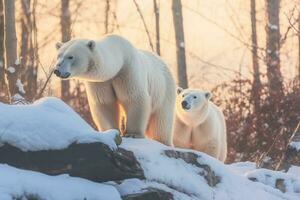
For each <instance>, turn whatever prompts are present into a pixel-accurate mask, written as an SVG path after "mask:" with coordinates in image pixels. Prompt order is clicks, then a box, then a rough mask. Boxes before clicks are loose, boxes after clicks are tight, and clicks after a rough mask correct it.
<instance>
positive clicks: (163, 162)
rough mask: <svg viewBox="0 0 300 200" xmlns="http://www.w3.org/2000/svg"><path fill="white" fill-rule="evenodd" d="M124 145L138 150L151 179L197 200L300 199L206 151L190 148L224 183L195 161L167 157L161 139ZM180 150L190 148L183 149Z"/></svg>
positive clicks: (136, 151) (128, 139)
mask: <svg viewBox="0 0 300 200" xmlns="http://www.w3.org/2000/svg"><path fill="white" fill-rule="evenodd" d="M120 147H123V148H125V149H127V150H130V151H133V152H134V154H135V156H136V158H137V159H138V161H139V162H140V163H141V167H142V168H143V170H144V173H145V176H146V178H147V180H148V181H151V182H155V183H159V184H163V185H165V186H167V187H169V188H172V189H175V190H177V191H181V193H183V194H186V195H188V196H192V197H193V198H196V199H204V200H209V199H215V200H227V199H228V200H229V199H230V200H232V199H236V200H238V199H244V200H248V199H249V200H250V199H251V200H252V199H254V195H255V199H264V200H277V199H290V200H294V199H295V200H296V199H299V198H300V194H298V193H295V191H293V192H292V191H290V192H289V193H282V192H281V191H280V190H278V189H275V188H273V187H272V186H270V185H268V184H262V183H257V182H253V181H250V180H249V179H248V178H247V177H246V176H245V175H242V174H241V173H238V170H234V167H232V166H227V165H224V164H223V163H221V162H219V161H218V160H216V159H214V158H212V157H210V156H208V155H206V154H204V153H200V152H196V151H191V150H189V152H194V153H195V154H197V155H198V156H199V157H198V159H197V162H198V164H201V165H208V166H209V167H210V168H211V169H212V170H213V171H214V172H215V174H216V175H217V176H219V177H220V178H221V181H220V183H218V184H217V185H216V186H215V187H211V186H209V185H208V184H207V182H206V180H205V179H204V177H203V175H201V174H203V173H205V172H204V171H203V169H201V168H199V167H197V166H196V165H195V164H187V163H186V162H185V161H183V160H181V159H175V158H169V157H167V156H166V155H165V154H164V150H166V149H170V148H168V147H167V146H164V145H162V144H160V143H158V142H155V141H151V140H146V139H130V138H124V139H123V142H122V144H121V146H120ZM176 150H177V151H181V152H186V151H187V150H183V149H176ZM240 165H241V164H240ZM246 167H247V168H248V169H249V168H250V167H251V168H253V166H252V165H250V164H249V163H248V164H247V165H245V166H244V168H246ZM235 168H237V166H235ZM245 171H247V170H245ZM237 188H238V189H237Z"/></svg>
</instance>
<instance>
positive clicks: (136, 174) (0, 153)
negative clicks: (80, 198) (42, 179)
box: [0, 142, 145, 182]
mask: <svg viewBox="0 0 300 200" xmlns="http://www.w3.org/2000/svg"><path fill="white" fill-rule="evenodd" d="M0 163H5V164H9V165H11V166H14V167H17V168H21V169H26V170H32V171H38V172H42V173H45V174H48V175H58V174H69V175H70V176H74V177H81V178H86V179H89V180H91V181H96V182H106V181H112V180H123V179H128V178H140V179H144V178H145V177H144V172H143V170H142V168H141V166H140V164H139V163H138V161H137V160H136V158H135V157H134V154H133V153H132V152H130V151H127V150H125V149H122V148H118V149H117V150H116V151H113V150H111V149H110V148H109V147H108V146H107V145H105V144H103V143H100V142H96V143H89V144H72V145H70V146H69V147H68V148H66V149H62V150H43V151H27V152H24V151H21V150H20V149H18V148H16V147H14V146H12V145H9V144H5V145H3V146H2V147H0Z"/></svg>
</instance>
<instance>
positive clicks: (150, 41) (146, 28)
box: [133, 0, 154, 52]
mask: <svg viewBox="0 0 300 200" xmlns="http://www.w3.org/2000/svg"><path fill="white" fill-rule="evenodd" d="M133 2H134V4H135V7H136V9H137V11H138V13H139V15H140V17H141V19H142V21H143V24H144V28H145V31H146V33H147V36H148V40H149V44H150V47H151V49H152V51H153V52H154V46H153V43H152V40H151V36H150V33H149V30H148V27H147V24H146V21H145V19H144V16H143V13H142V11H141V9H140V6H139V4H138V3H137V2H136V0H133Z"/></svg>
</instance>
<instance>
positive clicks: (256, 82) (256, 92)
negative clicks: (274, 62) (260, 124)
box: [250, 0, 261, 113]
mask: <svg viewBox="0 0 300 200" xmlns="http://www.w3.org/2000/svg"><path fill="white" fill-rule="evenodd" d="M255 1H256V0H251V12H250V14H251V31H252V35H251V39H252V65H253V83H252V101H253V103H254V112H255V113H259V110H260V93H261V91H260V90H261V81H260V76H259V63H258V55H257V33H256V2H255Z"/></svg>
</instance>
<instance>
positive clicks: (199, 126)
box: [173, 89, 227, 162]
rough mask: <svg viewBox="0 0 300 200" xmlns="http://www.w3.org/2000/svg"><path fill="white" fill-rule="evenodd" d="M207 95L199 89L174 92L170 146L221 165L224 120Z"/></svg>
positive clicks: (225, 146)
mask: <svg viewBox="0 0 300 200" xmlns="http://www.w3.org/2000/svg"><path fill="white" fill-rule="evenodd" d="M210 96H211V94H210V93H209V92H202V91H200V90H190V89H185V90H182V89H179V90H178V94H177V97H176V119H175V126H174V134H173V137H174V146H176V147H181V148H191V149H195V150H198V151H202V152H204V153H207V154H209V155H211V156H213V157H215V158H217V159H219V160H220V161H223V162H224V161H225V160H226V155H227V139H226V124H225V118H224V115H223V113H222V111H221V110H220V109H219V108H218V107H217V106H216V105H215V104H213V103H212V102H211V101H209V99H210ZM183 101H185V102H186V103H182V102H183ZM182 104H184V105H182ZM183 107H185V109H184V108H183Z"/></svg>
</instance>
